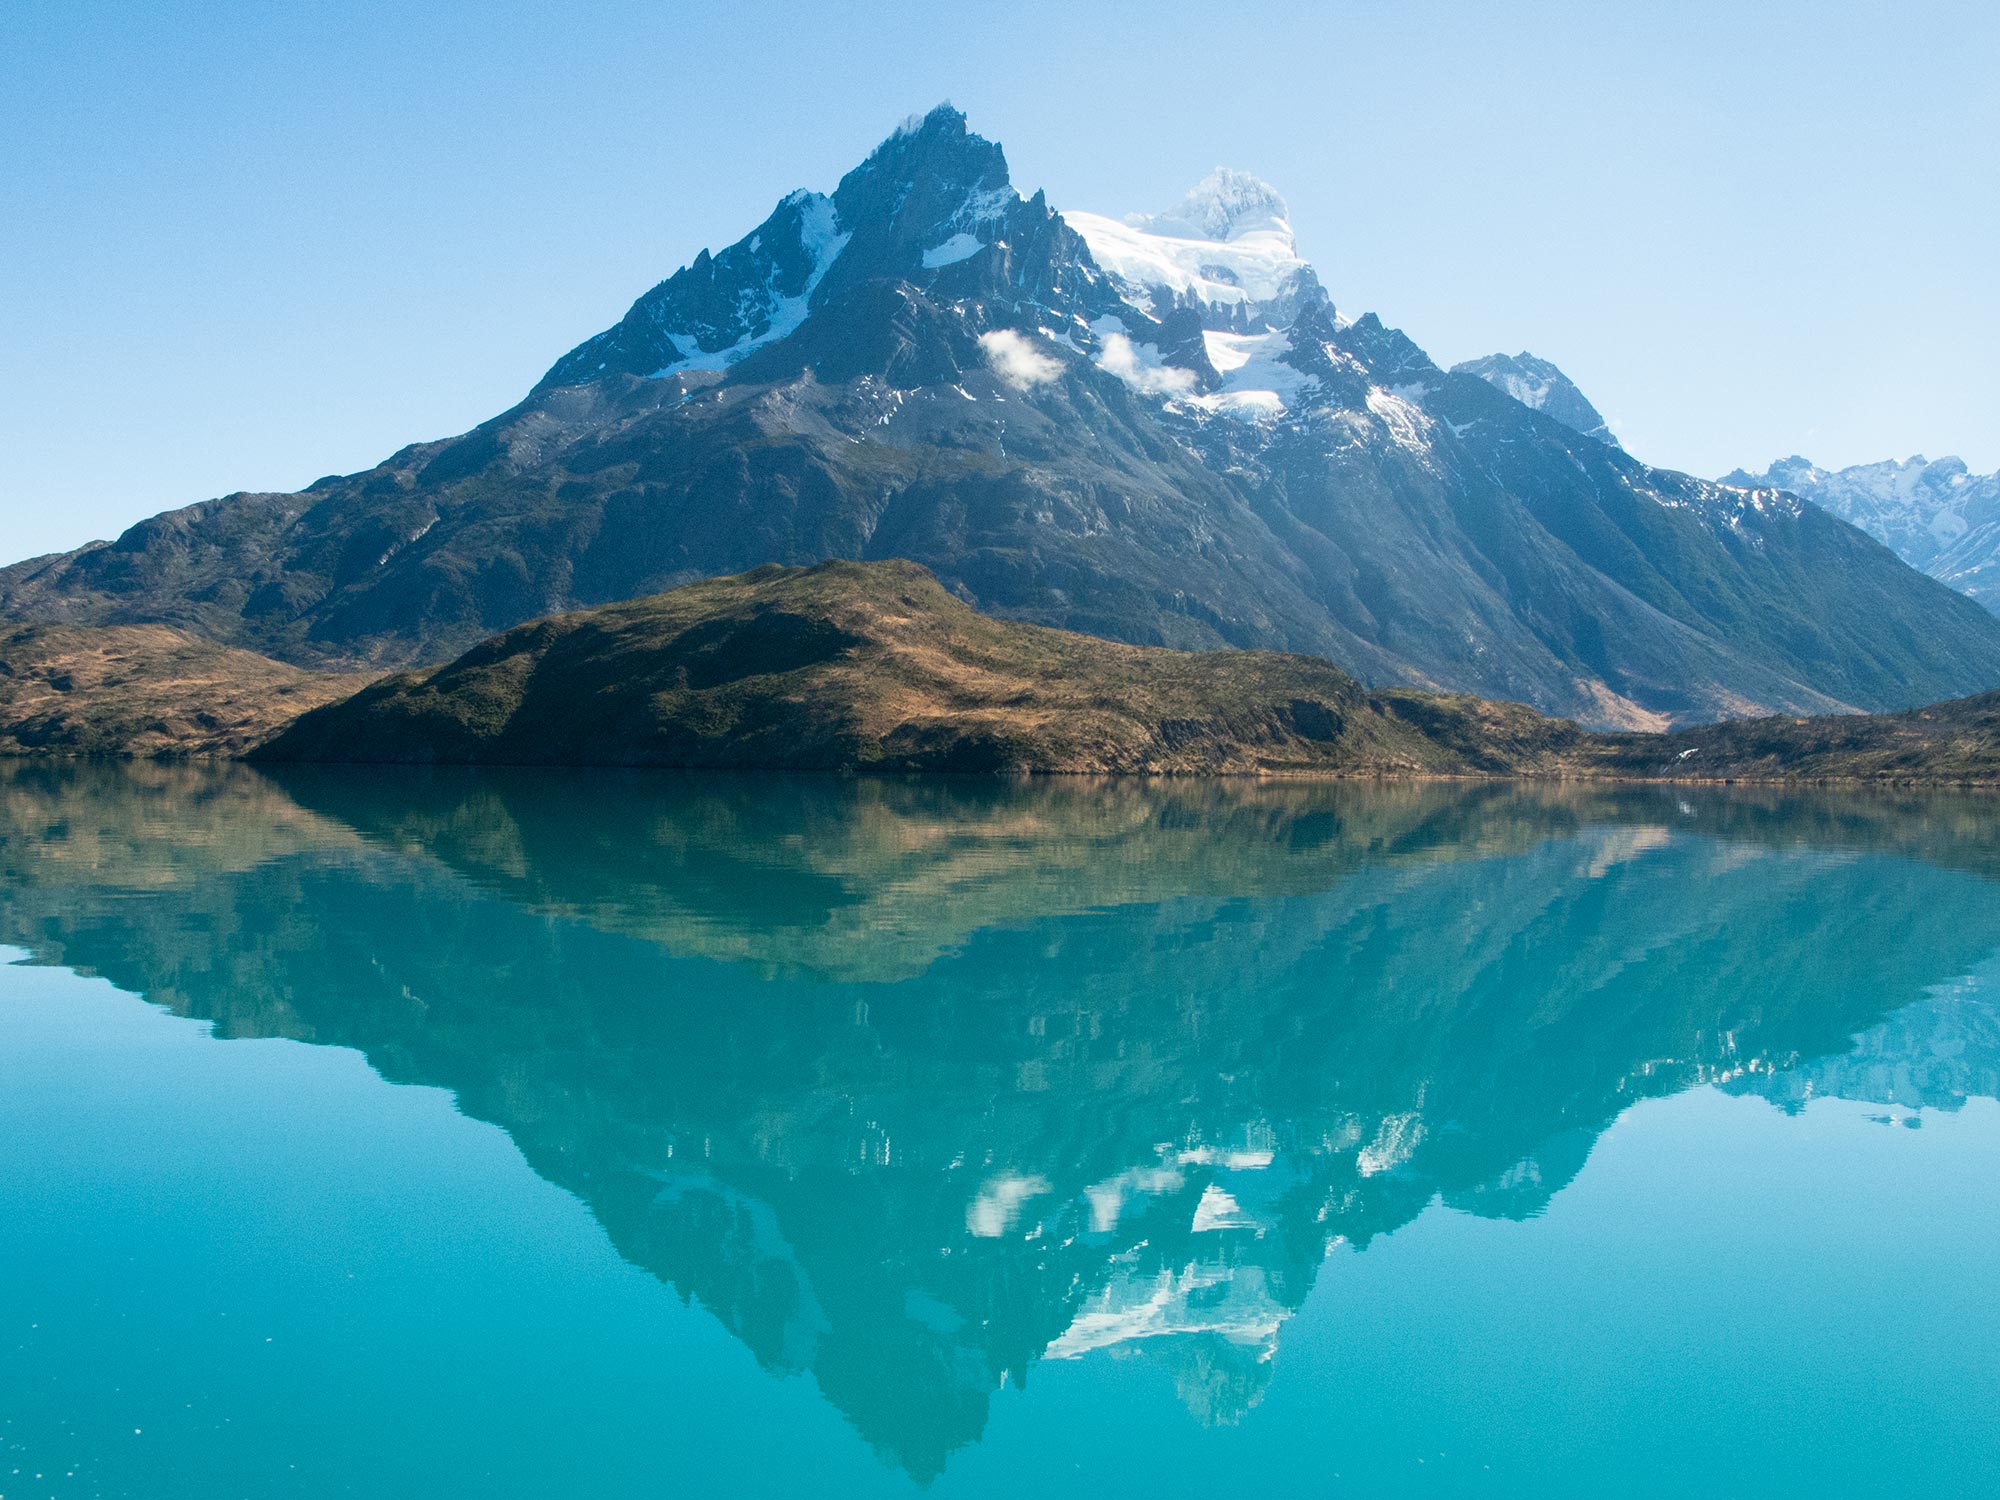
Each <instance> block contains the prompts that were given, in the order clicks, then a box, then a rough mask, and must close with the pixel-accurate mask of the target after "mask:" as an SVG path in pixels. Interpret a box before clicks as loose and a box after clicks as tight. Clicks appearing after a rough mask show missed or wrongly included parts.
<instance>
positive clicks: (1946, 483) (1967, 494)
mask: <svg viewBox="0 0 2000 1500" xmlns="http://www.w3.org/2000/svg"><path fill="white" fill-rule="evenodd" d="M1452 373H1453V374H1460V373H1463V374H1468V375H1477V376H1478V377H1479V378H1480V379H1482V380H1485V381H1488V382H1490V383H1491V384H1493V385H1495V386H1497V387H1499V388H1500V389H1501V390H1503V391H1505V392H1506V393H1507V394H1508V395H1510V396H1512V397H1513V398H1514V399H1515V400H1516V401H1519V402H1520V403H1521V404H1522V405H1524V406H1531V407H1533V408H1534V409H1535V410H1536V411H1540V412H1546V413H1547V414H1548V415H1549V416H1551V417H1554V418H1555V419H1556V420H1557V421H1559V422H1562V423H1565V424H1567V425H1568V426H1570V427H1573V428H1575V429H1576V430H1577V431H1578V432H1581V433H1583V434H1584V435H1585V436H1586V437H1594V438H1596V439H1598V440H1599V441H1600V442H1605V443H1611V444H1613V445H1616V444H1617V442H1618V439H1617V438H1616V437H1614V436H1613V435H1612V432H1611V429H1610V427H1609V425H1608V424H1606V422H1605V420H1604V418H1603V417H1602V416H1601V415H1599V413H1598V410H1597V408H1596V407H1594V406H1592V405H1591V404H1590V402H1589V400H1588V399H1587V398H1586V397H1585V396H1584V394H1583V392H1582V391H1581V390H1579V389H1578V388H1577V386H1576V384H1575V383H1574V382H1573V381H1571V380H1570V378H1569V377H1568V376H1567V375H1565V374H1563V372H1562V371H1561V370H1559V369H1557V368H1556V367H1555V366H1554V365H1552V364H1550V363H1549V362H1548V361H1547V360H1545V359H1537V358H1536V357H1535V356H1534V355H1532V354H1528V353H1526V352H1523V353H1521V354H1489V355H1486V356H1485V357H1484V358H1482V359H1472V360H1467V361H1465V362H1464V363H1462V364H1457V365H1453V366H1452ZM1718 482H1719V483H1722V484H1725V485H1728V486H1730V487H1731V488H1732V489H1740V490H1744V491H1748V492H1751V493H1756V492H1759V491H1766V490H1783V491H1785V492H1786V493H1788V494H1792V495H1797V496H1798V497H1799V498H1800V499H1802V500H1810V501H1811V502H1812V503H1813V504H1814V505H1817V506H1819V507H1820V509H1822V510H1824V511H1827V512H1829V513H1831V514H1833V515H1836V516H1838V517H1840V519H1841V520H1843V521H1846V522H1847V523H1848V524H1849V525H1852V526H1857V527H1859V528H1860V529H1861V530H1863V531H1865V532H1867V533H1868V534H1869V535H1870V536H1872V537H1874V538H1875V539H1876V540H1877V541H1879V542H1881V543H1882V544H1883V545H1884V546H1886V547H1888V548H1889V550H1890V551H1892V552H1894V553H1895V554H1896V555H1897V556H1898V557H1900V558H1902V559H1903V561H1905V562H1907V563H1908V564H1909V565H1910V566H1911V567H1913V568H1917V569H1919V570H1921V571H1922V572H1925V573H1928V574H1929V575H1930V576H1931V577H1933V578H1935V579H1937V580H1938V581H1939V582H1941V583H1944V584H1948V585H1949V586H1950V587H1952V588H1954V589H1957V590H1958V591H1959V592H1960V593H1962V594H1966V595H1969V596H1970V597H1972V598H1973V599H1976V600H1977V601H1978V602H1979V603H1981V604H1983V605H1985V606H1986V607H1987V608H1988V609H1989V610H1992V611H1993V612H1994V613H1995V614H2000V473H1995V474H1974V473H1973V472H1972V471H1971V469H1970V468H1969V467H1968V466H1967V465H1966V462H1965V460H1964V459H1962V458H1940V459H1935V460H1933V459H1927V458H1925V457H1924V456H1923V455H1922V454H1921V453H1919V454H1917V455H1916V456H1915V457H1913V458H1907V459H1902V460H1900V461H1899V460H1897V459H1886V460H1884V461H1883V462H1881V463H1873V464H1855V465H1853V466H1852V467H1850V468H1845V469H1822V468H1820V467H1819V466H1818V465H1817V464H1814V463H1812V462H1811V461H1809V460H1807V459H1804V458H1800V457H1799V456H1798V455H1796V454H1794V455H1793V456H1792V457H1790V458H1781V459H1779V460H1778V461H1777V462H1776V463H1774V464H1772V465H1771V466H1770V467H1769V468H1767V469H1766V470H1764V472H1763V473H1761V474H1753V473H1751V472H1750V471H1749V470H1747V469H1735V470H1732V471H1731V472H1730V473H1728V474H1725V475H1723V476H1722V478H1721V480H1720V481H1718Z"/></svg>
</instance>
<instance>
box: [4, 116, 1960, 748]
mask: <svg viewBox="0 0 2000 1500" xmlns="http://www.w3.org/2000/svg"><path fill="white" fill-rule="evenodd" d="M1586 404H1587V403H1586ZM1541 405H1542V409H1537V406H1536V405H1534V404H1530V403H1527V402H1524V401H1523V400H1518V399H1514V398H1513V397H1512V396H1510V395H1509V394H1508V393H1507V392H1506V391H1505V390H1502V389H1498V388H1496V387H1495V385H1494V384H1492V383H1491V382H1490V381H1489V380H1488V379H1486V378H1482V376H1480V375H1478V374H1474V373H1470V372H1468V371H1465V370H1459V371H1445V370H1442V369H1440V368H1439V367H1438V366H1437V365H1436V364H1435V363H1434V362H1433V361H1432V360H1431V359H1430V358H1429V357H1428V356H1427V355H1426V354H1425V353H1424V352H1423V350H1421V349H1419V348H1418V347H1417V346H1416V345H1415V344H1414V343H1412V342H1411V341H1410V340H1409V339H1408V338H1406V337H1404V336H1403V335H1402V334H1401V333H1399V332H1397V331H1396V330H1394V329H1393V328H1390V327H1387V326H1385V325H1384V324H1383V323H1382V322H1381V321H1380V319H1378V318H1377V317H1375V316H1374V315H1373V314H1369V315H1367V316H1364V317H1361V318H1359V319H1357V320H1352V321H1350V320H1349V319H1348V318H1346V317H1344V316H1340V315H1337V314H1336V312H1335V309H1334V303H1333V299H1332V298H1331V297H1330V296H1329V295H1328V293H1327V292H1326V290H1325V289H1324V288H1323V287H1322V285H1321V283H1320V281H1319V278H1318V276H1317V275H1316V274H1315V273H1314V271H1313V269H1312V267H1311V266H1310V265H1308V264H1307V263H1306V262H1305V261H1304V260H1303V259H1301V258H1300V257H1299V255H1298V250H1297V247H1296V245H1295V243H1294V240H1293V236H1292V232H1291V228H1290V224H1289V221H1288V220H1287V218H1286V216H1285V213H1284V203H1283V200H1282V199H1281V198H1279V197H1278V195H1277V194H1276V193H1275V192H1273V191H1272V190H1271V189H1270V188H1269V187H1268V186H1266V185H1264V184H1263V183H1261V182H1258V181H1257V180H1256V179H1254V178H1250V177H1247V176H1245V175H1243V174H1238V173H1228V172H1218V173H1215V174H1212V175H1211V176H1210V177H1209V178H1208V179H1207V180H1205V181H1204V182H1203V183H1202V184H1200V185H1199V186H1198V187H1197V188H1196V189H1195V191H1194V192H1192V193H1191V194H1190V195H1189V196H1188V198H1187V199H1185V200H1184V201H1183V202H1182V203H1181V204H1180V205H1178V206H1177V207H1175V208H1174V209H1171V210H1169V211H1167V212H1166V213H1163V214H1158V215H1154V216H1151V217H1140V218H1138V219H1135V220H1129V221H1128V220H1124V219H1116V218H1107V217H1100V216H1095V215H1090V214H1064V213H1059V212H1058V211H1057V210H1056V209H1055V208H1054V207H1052V206H1051V205H1050V204H1049V203H1048V202H1047V201H1046V199H1045V198H1044V197H1043V196H1042V195H1041V194H1039V193H1037V194H1035V195H1034V196H1032V197H1028V198H1023V197H1022V196H1021V195H1020V194H1019V192H1017V191H1016V189H1015V187H1014V185H1013V182H1012V178H1011V175H1010V173H1009V170H1008V164H1007V160H1006V157H1005V154H1004V153H1003V152H1002V151H1001V149H1000V147H999V146H998V145H997V144H995V143H994V142H991V141H988V140H986V139H984V138H982V137H981V136H979V135H977V134H976V133H974V132H973V131H971V130H970V129H969V128H968V126H967V123H966V120H965V117H964V116H963V115H961V114H960V113H958V112H957V111H956V110H953V109H951V108H950V107H949V106H941V107H939V108H938V109H935V110H933V111H931V112H930V113H929V114H927V115H924V116H922V117H920V118H918V119H915V120H913V121H911V122H909V123H908V124H906V125H905V126H904V127H903V128H902V129H900V130H898V131H897V132H896V133H895V134H893V135H892V136H890V137H889V138H888V139H887V140H885V141H884V142H883V143H882V144H881V145H880V146H879V147H878V148H877V149H876V150H875V151H874V152H872V153H871V154H870V155H869V156H868V158H867V160H865V161H863V162H862V163H861V164H860V165H858V166H857V167H856V168H855V169H854V170H853V171H851V172H849V173H848V174H847V175H846V176H845V177H843V178H842V179H841V180H840V182H839V183H838V184H837V185H836V186H835V187H834V189H833V190H832V192H830V193H816V192H809V191H808V192H795V193H792V194H790V195H788V196H786V197H785V198H783V199H781V200H780V201H779V202H778V204H777V206H776V207H775V208H774V209H773V210H772V212H771V214H770V215H769V216H768V217H767V218H766V219H765V220H764V222H763V223H762V224H760V225H758V226H757V227H756V228H755V229H753V230H752V231H751V232H750V233H748V234H747V235H745V236H743V237H742V238H741V239H739V240H737V241H736V242H734V243H733V244H731V245H729V246H727V247H726V248H725V249H723V250H721V251H719V252H715V253H710V252H707V251H704V252H703V253H702V254H700V255H698V256H697V257H695V259H694V260H693V261H692V262H691V263H690V264H688V265H687V266H685V267H682V268H681V269H680V270H678V271H676V272H675V273H674V274H673V275H671V276H669V277H668V278H667V279H666V280H664V281H662V282H661V283H660V284H659V285H658V286H655V287H654V288H652V289H651V290H650V291H648V292H646V293H645V294H644V295H643V296H641V297H640V298H639V299H638V300H637V301H636V302H635V303H634V304H633V305H632V308H631V310H630V311H629V312H628V313H627V314H626V316H625V317H624V318H622V319H621V320H620V321H619V322H618V323H617V324H616V325H614V326H613V327H611V328H609V329H606V330H605V331H604V332H602V333H600V334H598V335H596V336H595V337H593V338H590V339H587V340H585V341H584V342H583V343H581V344H579V345H578V346H577V347H576V348H575V349H573V350H572V351H570V352H569V353H568V354H566V355H564V356H563V357H562V358H561V359H559V360H557V361H556V362H555V364H554V365H553V366H552V367H551V368H550V370H549V372H548V374H547V375H546V376H545V377H544V378H543V379H542V380H541V382H540V383H539V384H537V386H536V387H535V388H534V390H533V391H531V392H530V393H529V394H528V396H527V397H526V398H525V399H524V400H523V401H522V402H521V403H520V404H519V405H518V406H516V407H514V408H513V409H511V410H509V411H507V412H504V413H502V414H501V415H500V416H498V417H495V418H494V419H492V420H491V421H489V422H486V423H484V424H482V425H481V426H479V427H477V428H475V429H474V430H473V431H471V432H469V433H466V434H464V435H463V436H460V437H456V438H451V439H447V440H444V441H438V442H427V443H419V444H415V445H413V446H411V447H408V448H405V449H403V450H402V451H400V452H398V453H396V454H394V455H392V456H391V457H389V458H388V459H386V460H384V461H383V462H382V463H381V464H379V465H377V466H376V467H375V468H373V469H370V470H367V471H365V472H363V473H359V474H352V475H345V476H337V477H332V478H328V479H324V480H321V481H320V482H319V483H317V484H315V485H313V486H311V487H310V488H309V489H307V490H305V491H304V492H302V493H299V494H291V495H279V494H238V495H231V496H228V497H226V498H224V499H220V500H213V501H208V502H205V503H203V504H200V505H194V506H190V507H188V508H186V509H184V510H179V511H173V512H169V513H167V514H165V515H161V516H156V517H154V518H152V519H151V520H148V521H144V522H141V523H140V524H139V525H137V526H134V527H132V528H131V529H130V530H129V531H127V532H126V533H125V534H124V535H123V536H121V537H119V538H117V539H116V540H115V541H111V542H99V543H93V544H91V545H89V546H86V547H83V548H80V549H78V550H77V551H75V552H72V553H67V554H64V555H61V556H57V557H49V558H40V559H35V560H31V561H29V562H26V563H20V564H16V565H15V566H13V567H10V568H5V569H0V615H5V616H10V617H12V618H14V619H17V620H22V621H59V622H66V623H76V624H93V623H100V624H101V623H127V624H141V623H146V624H152V623H158V624H167V625H172V626H176V627H179V628H182V629H186V630H189V631H192V632H194V633H196V634H199V635H202V636H205V637H207V638H209V639H211V640H215V641H219V642H222V643H225V644H228V645H236V646H246V647H251V648H254V649H256V650H258V651H261V652H264V653H267V654H271V655H275V656H278V657H280V658H282V659H284V660H287V661H291V662H295V663H301V664H307V665H313V666H336V665H337V666H392V665H393V666H400V665H407V664H413V663H423V662H432V661H438V660H443V659H445V658H447V657H450V656H452V655H454V654H456V653H458V652H461V651H463V650H465V649H466V648H468V647H470V646H471V645H473V644H474V643H475V642H477V641H479V640H480V639H482V638H484V637H485V636H487V635H489V634H491V633H492V632H494V631H496V630H501V629H505V628H507V627H509V626H512V625H515V624H518V623H519V622H521V621H523V620H528V619H533V618H536V617H539V616H542V615H546V614H550V613H552V612H555V611H558V610H564V609H570V608H574V607H578V606H585V605H592V604H598V603H606V602H610V601H615V600H621V599H629V598H634V597H637V596H640V595H645V594H650V593H654V592H658V591H660V590H662V589H666V588H670V587H672V586H674V585H676V584H679V583H683V582H686V581H689V580H691V579H695V578H700V577H706V576H714V575H718V574H730V573H737V572H742V571H745V570H747V569H750V568H754V567H757V566H759V565H761V564H764V563H772V562H776V563H785V564H805V563H812V562H818V561H821V560H825V559H830V558H850V559H864V560H865V559H877V558H898V557H900V558H907V559H910V560H913V561H916V562H919V563H922V564H924V565H925V566H926V567H928V568H930V569H931V570H933V571H934V572H935V573H936V575H937V576H938V577H939V579H940V580H942V581H943V583H944V584H945V586H946V587H947V588H948V589H950V590H951V591H952V592H953V593H955V594H956V595H957V596H958V597H960V598H961V599H964V600H966V601H967V602H969V603H972V604H975V605H976V606H978V607H979V608H980V609H982V610H985V611H987V612H989V613H992V614H996V615H1002V616H1007V617H1011V618H1014V619H1020V620H1026V621H1030V622H1034V623H1041V624H1049V625H1057V626H1065V627H1069V628H1072V629H1078V630H1084V631H1087V632H1091V633H1094V634H1098V635H1103V636H1108V637H1112V638H1115V639H1119V640H1124V641H1128V642H1132V643H1136V644H1141V645H1168V646H1177V647H1202V648H1212V647H1218V646H1237V647H1274V648H1283V649H1290V650H1295V651H1306V652H1311V653H1315V654H1319V655H1323V656H1326V657H1329V658H1331V659H1332V660H1334V661H1336V662H1338V663H1340V664H1341V665H1342V666H1344V667H1346V668H1347V669H1349V670H1350V671H1352V672H1354V673H1355V674H1356V675H1358V676H1359V677H1361V678H1362V679H1363V680H1364V681H1367V682H1369V683H1372V684H1395V683H1403V684H1409V685H1413V686H1420V687H1442V688H1450V689H1455V690H1465V691H1472V692H1478V693H1481V694H1484V695H1486V696H1490V697H1500V698H1509V699H1518V700H1523V701H1526V702H1529V703H1532V704H1534V705H1536V706H1537V707H1540V708H1543V709H1545V710H1549V711H1553V712H1556V713H1561V714H1566V715H1572V716H1575V717H1578V718H1581V719H1583V720H1586V721H1588V722H1590V723H1593V724H1600V725H1613V726H1623V727H1633V728H1646V727H1659V726H1661V725H1664V724H1668V723H1672V722H1684V721H1689V720H1699V719H1709V718H1715V717H1718V716H1726V715H1733V714H1741V713H1749V712H1753V711H1758V710H1770V711H1783V712H1806V713H1812V712H1834V711H1840V710H1843V709H1855V708H1862V709H1889V708H1900V707H1904V706H1907V705H1910V704H1913V703H1919V702H1926V701H1932V700H1936V699H1941V698H1947V697H1953V696H1959V695H1963V694H1965V693H1969V692H1974V691H1977V690H1980V689H1983V688H1987V687H1990V686H1991V685H1993V684H1994V683H1996V682H2000V620H1996V619H1995V618H1994V617H1992V616H1990V615H1988V614H1986V613H1984V612H1983V611H1981V610H1979V609H1978V608H1976V607H1975V606H1973V605H1972V604H1970V603H1969V602H1968V601H1966V600H1964V599H1963V598H1960V597H1958V596H1955V595H1954V594H1952V593H1951V592H1950V591H1949V590H1948V589H1945V588H1944V587H1942V586H1941V585H1939V584H1937V583H1935V582H1933V581H1931V580H1929V579H1926V578H1924V577H1922V576H1921V575H1920V574H1917V573H1915V572H1913V571H1912V570H1910V569H1909V568H1907V567H1905V566H1904V565H1903V564H1902V563H1901V562H1900V561H1898V560H1897V559H1896V558H1895V557H1894V556H1893V555H1892V554H1890V553H1889V552H1888V551H1887V550H1886V549H1884V548H1883V547H1881V546H1880V545H1878V544H1877V543H1876V542H1874V541H1872V540H1871V539H1869V538H1868V537H1866V536H1864V535H1863V534H1862V533H1861V532H1859V531H1857V530H1855V529H1854V528H1853V527H1850V526H1848V525H1846V524H1845V523H1843V522H1841V521H1839V520H1836V519H1835V518H1834V517H1832V516H1830V515H1828V514H1826V513H1825V512H1824V511H1821V510H1819V509H1817V508H1815V507H1813V506H1809V505H1805V504H1803V503H1802V502H1800V501H1798V500H1797V499H1795V498H1793V497H1792V496H1790V495H1788V494H1786V493H1784V492H1783V491H1781V490H1779V489H1777V488H1775V487H1769V486H1756V487H1752V488H1748V489H1738V488H1730V487H1726V486H1722V485H1717V484H1712V483H1708V482H1705V481H1702V480H1699V479H1694V478H1691V477H1689V476H1687V475H1684V474H1674V473H1669V472H1666V471H1663V470H1658V469H1652V468H1649V467H1647V466H1646V465H1644V464H1641V463H1638V462H1637V461H1636V460H1634V459H1632V458H1631V457H1629V456H1628V455H1626V454H1624V453H1622V452H1620V451H1619V450H1618V449H1617V448H1616V447H1615V446H1611V445H1609V444H1608V443H1606V442H1603V441H1598V440H1596V439H1594V438H1591V437H1587V436H1584V435H1583V434H1582V433H1580V432H1578V431H1577V430H1576V429H1575V428H1574V427H1573V426H1571V425H1568V424H1567V423H1566V422H1565V421H1564V420H1561V419H1559V418H1558V415H1557V413H1556V411H1555V410H1554V409H1553V408H1551V407H1549V405H1548V403H1547V402H1543V403H1541Z"/></svg>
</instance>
